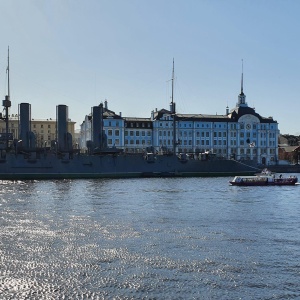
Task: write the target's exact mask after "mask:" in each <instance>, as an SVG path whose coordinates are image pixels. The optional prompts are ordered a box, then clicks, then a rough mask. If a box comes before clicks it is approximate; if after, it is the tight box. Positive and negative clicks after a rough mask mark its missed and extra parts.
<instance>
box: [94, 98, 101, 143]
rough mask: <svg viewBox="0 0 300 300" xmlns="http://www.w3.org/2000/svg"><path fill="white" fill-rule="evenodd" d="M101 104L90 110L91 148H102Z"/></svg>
mask: <svg viewBox="0 0 300 300" xmlns="http://www.w3.org/2000/svg"><path fill="white" fill-rule="evenodd" d="M102 130H103V104H102V103H100V105H99V106H93V108H92V139H93V148H94V149H95V148H98V149H101V148H102Z"/></svg>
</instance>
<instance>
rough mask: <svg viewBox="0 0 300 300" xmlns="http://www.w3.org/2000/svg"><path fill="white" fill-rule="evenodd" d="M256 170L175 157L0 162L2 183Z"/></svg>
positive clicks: (13, 159) (48, 158)
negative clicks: (8, 181) (150, 159)
mask: <svg viewBox="0 0 300 300" xmlns="http://www.w3.org/2000/svg"><path fill="white" fill-rule="evenodd" d="M257 170H258V169H257V168H254V167H253V166H251V165H247V164H245V163H239V162H237V161H234V160H212V161H210V160H207V161H201V160H192V159H191V160H185V161H181V160H180V159H178V157H176V156H156V157H155V159H154V160H153V161H148V160H146V159H145V158H144V156H143V155H120V156H115V155H103V156H102V155H99V156H98V155H87V156H85V155H74V156H73V157H71V158H68V159H66V158H64V159H59V158H57V157H56V156H55V155H42V156H41V157H40V158H36V159H24V157H22V156H20V155H18V156H15V155H11V156H8V157H7V158H6V159H5V160H1V162H0V179H1V180H24V179H33V180H34V179H77V178H78V179H80V178H134V177H217V176H223V177H224V176H235V175H253V174H254V173H255V172H257Z"/></svg>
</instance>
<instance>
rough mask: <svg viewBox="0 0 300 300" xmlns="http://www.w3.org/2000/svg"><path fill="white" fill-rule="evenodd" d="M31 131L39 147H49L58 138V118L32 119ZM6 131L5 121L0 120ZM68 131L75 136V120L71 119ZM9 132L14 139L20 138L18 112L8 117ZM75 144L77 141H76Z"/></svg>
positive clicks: (3, 129) (1, 129)
mask: <svg viewBox="0 0 300 300" xmlns="http://www.w3.org/2000/svg"><path fill="white" fill-rule="evenodd" d="M30 127H31V131H32V132H33V133H34V135H35V138H36V146H37V147H45V146H46V147H48V146H50V145H51V141H53V140H56V120H55V119H54V120H53V119H51V118H50V119H31V121H30ZM5 131H6V128H5V122H4V121H0V132H1V133H4V132H5ZM68 132H70V133H71V134H72V136H73V137H74V136H75V122H73V121H71V119H69V121H68ZM8 133H11V134H12V138H13V139H19V117H18V115H17V114H12V115H9V119H8ZM74 146H75V141H74Z"/></svg>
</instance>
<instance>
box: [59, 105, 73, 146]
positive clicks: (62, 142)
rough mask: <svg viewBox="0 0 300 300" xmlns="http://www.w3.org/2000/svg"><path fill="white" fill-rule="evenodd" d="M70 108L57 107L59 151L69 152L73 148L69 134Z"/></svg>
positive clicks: (64, 106)
mask: <svg viewBox="0 0 300 300" xmlns="http://www.w3.org/2000/svg"><path fill="white" fill-rule="evenodd" d="M67 128H68V106H66V105H62V104H61V105H57V106H56V138H57V143H58V150H59V151H68V150H71V147H72V137H71V135H70V134H69V133H68V129H67Z"/></svg>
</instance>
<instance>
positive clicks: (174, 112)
mask: <svg viewBox="0 0 300 300" xmlns="http://www.w3.org/2000/svg"><path fill="white" fill-rule="evenodd" d="M171 99H172V101H171V108H172V111H171V113H172V115H173V155H175V154H176V109H175V103H174V58H173V70H172V98H171Z"/></svg>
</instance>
